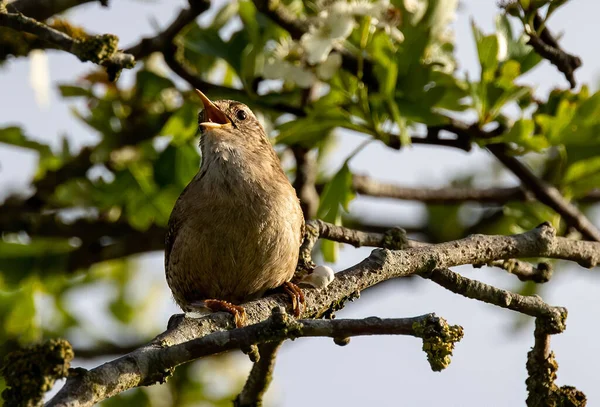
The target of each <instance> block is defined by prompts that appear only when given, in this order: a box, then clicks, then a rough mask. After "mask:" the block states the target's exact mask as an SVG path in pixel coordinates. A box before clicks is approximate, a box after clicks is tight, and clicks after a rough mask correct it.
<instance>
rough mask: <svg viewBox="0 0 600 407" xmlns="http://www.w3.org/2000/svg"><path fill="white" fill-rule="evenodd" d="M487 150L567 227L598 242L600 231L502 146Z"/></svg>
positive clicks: (599, 240) (554, 189)
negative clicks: (560, 218)
mask: <svg viewBox="0 0 600 407" xmlns="http://www.w3.org/2000/svg"><path fill="white" fill-rule="evenodd" d="M488 149H489V150H490V152H491V153H492V154H494V155H495V156H496V158H498V160H500V162H501V163H502V164H504V165H505V166H506V167H507V168H508V169H509V170H511V171H512V172H513V173H514V174H515V175H516V176H517V177H518V178H519V179H520V180H521V182H522V183H523V186H525V187H526V188H527V189H529V190H530V191H531V192H532V193H533V194H534V195H535V196H536V198H537V199H538V200H539V201H540V202H541V203H543V204H544V205H547V206H549V207H550V208H552V209H554V210H555V211H556V212H557V213H558V214H559V215H561V216H562V217H563V218H564V220H565V221H566V222H567V224H568V225H570V226H573V227H575V228H576V229H577V230H579V231H580V232H581V234H582V235H583V236H584V237H585V238H586V239H590V240H595V241H597V242H600V231H599V230H598V229H597V228H596V227H595V226H594V224H592V223H591V222H590V221H589V220H588V219H587V218H586V216H585V215H584V214H583V213H581V211H580V210H579V209H578V208H577V207H576V206H575V205H573V204H572V203H570V202H569V201H568V200H566V199H565V198H564V197H563V196H562V195H561V193H560V192H559V191H558V190H557V189H556V188H554V187H553V186H552V185H550V184H548V183H547V182H545V181H544V180H542V179H540V178H538V177H536V176H535V174H534V173H533V172H531V170H530V169H529V168H528V167H527V166H526V165H525V164H523V163H522V162H521V161H519V160H518V159H517V158H516V157H513V156H510V155H508V154H507V153H506V147H505V146H504V145H503V144H501V145H498V144H493V145H488Z"/></svg>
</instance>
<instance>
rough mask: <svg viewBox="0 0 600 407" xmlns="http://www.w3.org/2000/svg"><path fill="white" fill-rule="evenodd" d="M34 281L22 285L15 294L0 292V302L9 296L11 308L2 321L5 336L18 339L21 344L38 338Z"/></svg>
mask: <svg viewBox="0 0 600 407" xmlns="http://www.w3.org/2000/svg"><path fill="white" fill-rule="evenodd" d="M34 293H35V290H34V281H33V280H32V281H29V282H28V283H26V284H24V285H23V286H22V288H21V289H19V291H17V292H16V293H15V294H12V295H11V294H4V293H2V292H0V297H4V298H0V301H1V302H4V300H6V299H7V298H6V297H7V296H10V297H12V298H10V303H11V304H12V307H11V308H10V310H9V311H8V314H7V315H6V318H5V319H4V327H3V328H4V331H5V335H7V336H8V337H12V338H18V339H19V341H21V342H22V343H29V342H32V341H34V340H36V339H38V338H39V334H40V332H39V326H38V323H37V319H36V309H35V300H34Z"/></svg>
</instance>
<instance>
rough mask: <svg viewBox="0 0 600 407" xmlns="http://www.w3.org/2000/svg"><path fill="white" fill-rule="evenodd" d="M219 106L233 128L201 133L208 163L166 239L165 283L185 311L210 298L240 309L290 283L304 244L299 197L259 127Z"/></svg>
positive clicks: (250, 117)
mask: <svg viewBox="0 0 600 407" xmlns="http://www.w3.org/2000/svg"><path fill="white" fill-rule="evenodd" d="M215 104H216V105H217V106H218V107H219V108H220V109H221V110H222V111H223V112H224V113H225V114H227V116H228V117H229V118H230V120H231V121H232V123H233V125H232V126H231V127H228V128H222V129H221V128H219V129H214V130H213V129H211V130H210V131H206V132H205V133H204V134H203V136H202V138H201V142H200V146H201V149H202V165H201V167H200V170H199V172H198V174H197V175H196V176H195V177H194V179H193V180H192V181H191V182H190V184H189V185H188V186H187V187H186V188H185V190H184V191H183V192H182V194H181V196H180V197H179V199H178V200H177V203H176V204H175V207H174V209H173V212H172V214H171V218H170V220H169V228H168V233H167V237H166V250H165V268H166V276H167V282H168V284H169V287H170V288H171V290H172V292H173V296H174V298H175V301H176V302H177V303H178V304H179V306H181V307H182V308H183V309H184V310H187V309H188V308H189V304H190V303H193V302H199V301H202V300H204V299H219V300H225V301H229V302H232V303H236V304H238V303H241V302H244V301H247V300H250V299H253V298H257V297H259V296H261V295H262V294H263V293H264V292H265V291H266V290H268V289H271V288H275V287H278V286H280V285H282V284H283V283H284V282H287V281H290V280H291V278H292V277H293V275H294V271H295V268H296V263H297V261H298V250H299V247H300V244H301V241H302V229H303V227H304V219H303V216H302V211H301V208H300V204H299V201H298V198H297V197H296V193H295V190H294V189H293V187H292V186H291V184H290V182H289V181H288V179H287V177H286V175H285V173H284V172H283V170H282V168H281V164H280V162H279V158H278V157H277V154H276V153H275V151H274V150H273V147H272V146H271V143H270V142H269V140H268V138H267V136H266V135H265V132H264V130H263V128H262V126H261V125H260V123H259V121H258V120H257V119H256V117H255V116H254V114H252V112H251V111H250V109H248V107H246V106H245V105H243V104H241V103H239V102H234V101H217V102H215ZM239 109H244V111H245V112H246V113H247V118H246V119H245V120H238V118H237V117H236V112H237V111H238V110H239Z"/></svg>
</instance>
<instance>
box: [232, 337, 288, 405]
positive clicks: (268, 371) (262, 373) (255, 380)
mask: <svg viewBox="0 0 600 407" xmlns="http://www.w3.org/2000/svg"><path fill="white" fill-rule="evenodd" d="M282 343H283V342H277V341H274V342H266V343H263V344H261V345H260V346H259V347H258V349H259V354H260V359H259V360H258V361H257V362H255V363H254V365H252V370H250V374H249V375H248V379H246V384H245V385H244V388H243V389H242V391H241V392H240V394H239V395H238V396H237V398H236V399H235V401H234V402H233V405H234V406H235V407H253V406H261V405H262V399H263V396H264V394H265V392H266V391H267V389H268V387H269V385H270V384H271V381H272V380H273V370H274V369H275V359H277V352H278V351H279V348H280V347H281V344H282Z"/></svg>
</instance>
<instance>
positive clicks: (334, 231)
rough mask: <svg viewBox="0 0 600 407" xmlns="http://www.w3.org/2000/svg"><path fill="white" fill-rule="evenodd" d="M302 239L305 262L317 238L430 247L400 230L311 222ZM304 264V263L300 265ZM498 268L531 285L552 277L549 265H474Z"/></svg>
mask: <svg viewBox="0 0 600 407" xmlns="http://www.w3.org/2000/svg"><path fill="white" fill-rule="evenodd" d="M306 229H307V231H306V234H305V239H304V242H303V244H302V247H301V248H300V258H301V259H303V261H304V262H306V259H309V258H310V252H311V251H312V249H313V247H314V245H315V243H316V240H317V238H319V237H321V238H323V239H327V240H333V241H335V242H340V243H346V244H350V245H352V246H354V247H361V246H371V247H383V248H387V249H405V248H408V247H425V246H430V243H425V242H420V241H417V240H412V239H408V238H407V237H406V231H404V229H400V228H391V229H388V230H386V231H385V232H383V233H380V232H362V231H359V230H353V229H348V228H345V227H342V226H336V225H332V224H330V223H327V222H323V221H321V220H311V221H308V222H306ZM303 264H304V263H303ZM484 265H486V266H490V267H499V268H502V269H504V270H506V271H508V272H509V273H511V274H514V275H515V276H517V277H518V278H519V280H521V281H534V282H536V283H545V282H548V281H549V280H550V277H551V276H552V268H551V266H550V264H548V263H545V262H541V263H539V264H538V267H534V266H533V265H532V264H530V263H527V262H524V261H520V260H515V259H509V260H495V261H492V262H489V263H487V264H476V263H474V264H473V267H477V268H479V267H482V266H484ZM302 269H311V267H302Z"/></svg>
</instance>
